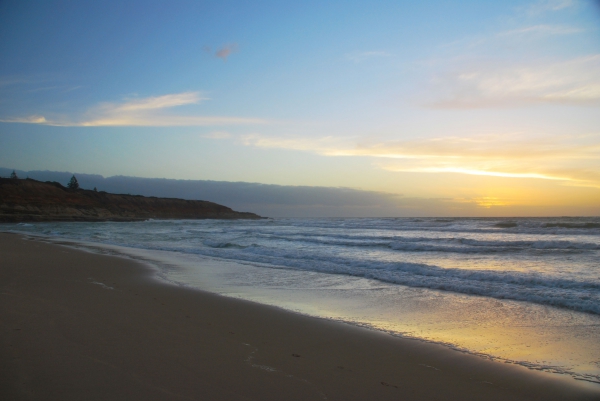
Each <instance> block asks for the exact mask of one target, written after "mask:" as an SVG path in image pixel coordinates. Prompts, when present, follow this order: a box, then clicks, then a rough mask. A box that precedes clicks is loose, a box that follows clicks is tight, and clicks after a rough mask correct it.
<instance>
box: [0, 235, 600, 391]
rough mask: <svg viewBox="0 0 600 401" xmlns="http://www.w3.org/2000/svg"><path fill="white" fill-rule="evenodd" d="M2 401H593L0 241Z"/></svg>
mask: <svg viewBox="0 0 600 401" xmlns="http://www.w3.org/2000/svg"><path fill="white" fill-rule="evenodd" d="M0 256H1V257H0V321H1V322H2V325H0V399H2V400H62V401H65V400H83V399H85V400H565V399H569V400H578V399H581V400H592V399H599V397H600V392H599V391H597V389H596V390H595V389H594V388H592V387H586V386H583V385H581V386H580V385H577V383H576V382H575V381H573V380H572V379H566V378H565V379H561V378H559V377H554V375H550V374H543V373H538V372H532V371H530V370H527V369H525V368H522V367H519V366H513V365H507V364H501V363H496V362H492V361H488V360H485V359H482V358H479V357H475V356H472V355H467V354H463V353H460V352H456V351H452V350H450V349H448V348H445V347H443V346H439V345H434V344H429V343H423V342H420V341H417V340H411V339H403V338H395V337H392V336H389V335H387V334H384V333H379V332H374V331H371V330H367V329H362V328H358V327H353V326H350V325H346V324H343V323H338V322H332V321H327V320H323V319H317V318H311V317H307V316H302V315H298V314H295V313H291V312H287V311H284V310H281V309H278V308H274V307H269V306H264V305H259V304H255V303H251V302H246V301H241V300H237V299H232V298H226V297H222V296H219V295H215V294H210V293H206V292H202V291H197V290H193V289H188V288H182V287H179V286H176V285H169V284H164V283H162V282H160V281H158V280H156V279H155V278H154V277H153V276H154V271H153V270H152V269H151V268H150V267H148V266H146V265H143V264H141V263H138V262H135V261H132V260H128V259H124V258H119V257H115V256H108V255H98V254H92V253H89V252H85V251H82V250H77V249H74V248H71V247H65V246H60V245H55V244H49V243H45V242H43V241H40V240H33V239H27V238H23V237H21V236H18V235H14V234H0Z"/></svg>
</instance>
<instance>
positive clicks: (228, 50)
mask: <svg viewBox="0 0 600 401" xmlns="http://www.w3.org/2000/svg"><path fill="white" fill-rule="evenodd" d="M238 49H239V46H238V44H237V43H228V44H226V45H224V46H222V47H221V48H220V49H217V51H216V52H215V57H218V58H220V59H223V61H227V58H228V57H229V56H230V55H231V54H232V53H235V52H237V51H238Z"/></svg>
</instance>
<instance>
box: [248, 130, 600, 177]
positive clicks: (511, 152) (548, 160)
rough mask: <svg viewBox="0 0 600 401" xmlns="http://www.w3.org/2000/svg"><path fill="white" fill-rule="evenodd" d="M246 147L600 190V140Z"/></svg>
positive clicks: (315, 141)
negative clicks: (598, 188)
mask: <svg viewBox="0 0 600 401" xmlns="http://www.w3.org/2000/svg"><path fill="white" fill-rule="evenodd" d="M525 138H527V139H525ZM242 141H243V143H244V144H245V145H248V146H256V147H263V148H284V149H293V150H302V151H310V152H314V153H318V154H321V155H325V156H347V157H349V156H360V157H371V158H374V160H375V164H376V165H377V166H378V167H380V168H382V169H384V170H388V171H399V172H400V171H403V172H420V173H458V174H467V175H487V176H495V177H512V178H536V179H544V180H555V181H562V182H564V183H568V184H570V185H579V186H593V187H600V134H594V135H587V136H581V137H574V136H554V137H548V136H544V137H538V138H532V137H531V136H524V135H521V134H518V133H516V134H502V135H478V136H472V137H436V138H417V139H411V140H390V141H382V142H372V141H363V142H359V143H356V142H355V141H353V140H352V139H351V138H338V137H331V136H327V137H321V138H298V137H269V136H263V135H260V134H253V135H248V136H245V137H243V138H242Z"/></svg>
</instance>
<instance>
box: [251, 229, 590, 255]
mask: <svg viewBox="0 0 600 401" xmlns="http://www.w3.org/2000/svg"><path fill="white" fill-rule="evenodd" d="M260 236H261V237H262V238H265V239H270V240H283V241H289V242H304V243H311V244H316V245H324V246H329V245H334V246H345V247H386V248H390V249H393V250H397V251H406V252H455V253H498V252H519V251H528V250H529V251H531V250H533V251H535V250H546V251H590V250H591V251H594V250H600V244H596V243H589V242H576V241H565V240H554V241H547V240H544V241H540V240H537V241H523V240H521V241H507V240H504V241H503V240H496V241H485V240H476V239H470V238H460V237H446V238H432V237H402V236H397V235H380V236H361V235H340V234H335V235H324V234H322V233H319V234H315V235H311V234H307V233H298V234H286V235H282V234H261V235H260Z"/></svg>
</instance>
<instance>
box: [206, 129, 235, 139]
mask: <svg viewBox="0 0 600 401" xmlns="http://www.w3.org/2000/svg"><path fill="white" fill-rule="evenodd" d="M203 136H204V138H209V139H227V138H231V134H230V133H229V132H225V131H213V132H210V133H208V134H206V135H203Z"/></svg>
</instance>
